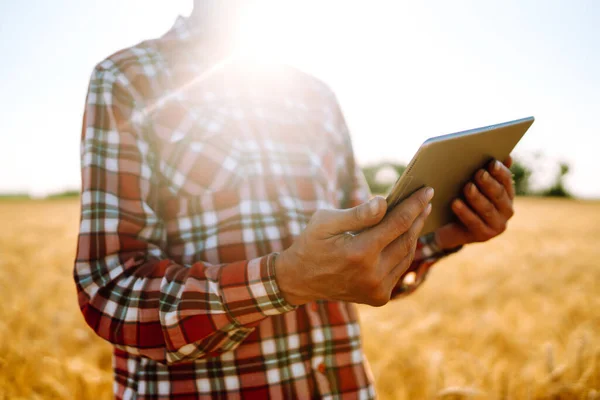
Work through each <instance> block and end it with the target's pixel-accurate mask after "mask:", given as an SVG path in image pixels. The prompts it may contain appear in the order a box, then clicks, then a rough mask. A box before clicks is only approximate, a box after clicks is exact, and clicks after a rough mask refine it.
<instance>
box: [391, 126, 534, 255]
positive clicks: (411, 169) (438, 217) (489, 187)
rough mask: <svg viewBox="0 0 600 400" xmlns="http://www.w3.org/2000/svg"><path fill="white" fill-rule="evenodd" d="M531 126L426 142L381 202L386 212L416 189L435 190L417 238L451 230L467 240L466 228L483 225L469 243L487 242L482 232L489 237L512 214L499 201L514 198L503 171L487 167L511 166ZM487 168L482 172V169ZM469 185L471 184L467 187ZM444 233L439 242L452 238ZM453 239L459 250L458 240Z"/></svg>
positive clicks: (490, 128) (508, 177)
mask: <svg viewBox="0 0 600 400" xmlns="http://www.w3.org/2000/svg"><path fill="white" fill-rule="evenodd" d="M533 121H534V119H533V117H529V118H524V119H520V120H516V121H511V122H506V123H503V124H498V125H492V126H488V127H484V128H478V129H473V130H469V131H465V132H459V133H454V134H450V135H444V136H438V137H434V138H431V139H428V140H427V141H425V143H423V145H422V146H421V148H420V149H419V150H418V151H417V153H416V154H415V156H414V157H413V159H412V161H411V162H410V164H409V165H408V167H407V168H406V170H405V171H404V173H403V174H402V176H401V177H400V178H399V179H398V181H397V182H396V183H395V184H394V186H393V187H392V189H391V191H390V193H389V195H388V196H387V198H386V201H387V205H388V209H391V208H393V207H394V206H395V205H396V204H398V203H399V202H401V201H402V200H404V199H405V198H406V197H408V196H409V195H410V194H412V193H414V192H415V191H416V190H418V189H419V188H421V187H423V186H430V187H433V188H434V189H435V197H434V198H433V200H432V211H431V214H430V216H429V218H428V219H427V222H426V223H425V226H424V228H423V231H422V234H427V233H431V232H434V231H436V230H437V229H438V228H441V227H444V230H445V231H447V230H448V229H450V228H453V232H452V234H453V235H455V236H456V235H458V236H460V235H459V233H460V231H459V228H460V229H462V231H464V232H462V233H463V234H464V235H466V234H468V233H469V232H468V229H465V228H469V227H468V224H479V225H482V223H483V225H485V226H482V227H481V229H479V230H478V231H477V232H483V233H478V236H481V237H470V238H468V239H469V242H472V241H484V240H487V239H486V238H485V236H486V234H485V232H486V231H485V229H484V228H485V227H488V228H490V229H491V230H494V231H495V230H496V228H497V229H500V228H502V227H501V226H500V225H501V224H502V220H503V219H504V218H505V217H506V216H508V214H510V213H512V208H511V210H508V209H506V208H507V207H506V206H505V204H506V199H504V201H501V200H502V199H501V198H500V197H499V196H513V197H514V191H513V187H512V178H511V174H510V173H509V172H508V171H507V166H506V165H502V164H501V163H497V164H496V163H494V164H490V165H486V164H488V163H490V161H492V160H507V164H508V166H510V157H509V155H510V152H511V151H512V150H513V148H514V147H515V146H516V144H517V143H518V142H519V140H520V139H521V138H522V137H523V135H524V134H525V132H526V131H527V130H528V129H529V127H530V126H531V124H532V123H533ZM486 167H487V171H485V170H482V169H481V168H486ZM484 171H485V172H484ZM469 181H473V183H469V184H468V185H467V183H468V182H469ZM465 185H466V186H465ZM495 196H497V197H498V198H497V199H496V197H495ZM457 199H458V201H457ZM510 201H511V202H512V198H511V199H510ZM465 202H466V203H465ZM502 208H505V209H502ZM511 215H512V214H511ZM457 216H458V217H459V220H460V221H457ZM508 218H510V216H508ZM457 222H460V223H462V224H458V223H457ZM490 224H491V225H490ZM444 230H442V231H440V232H438V233H437V234H438V236H439V235H447V236H451V235H448V232H445V231H444ZM451 230H452V229H451ZM491 230H490V232H489V234H490V235H491V234H492V232H491ZM493 236H495V235H493ZM443 239H446V238H443ZM455 239H456V240H457V243H459V244H460V240H458V239H457V238H455Z"/></svg>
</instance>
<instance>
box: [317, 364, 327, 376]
mask: <svg viewBox="0 0 600 400" xmlns="http://www.w3.org/2000/svg"><path fill="white" fill-rule="evenodd" d="M325 369H326V368H325V364H323V363H320V364H319V366H318V367H317V371H319V372H320V373H322V374H324V373H325Z"/></svg>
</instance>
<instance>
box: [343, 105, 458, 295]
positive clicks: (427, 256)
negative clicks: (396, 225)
mask: <svg viewBox="0 0 600 400" xmlns="http://www.w3.org/2000/svg"><path fill="white" fill-rule="evenodd" d="M336 110H337V117H336V125H337V129H338V130H339V132H341V134H342V136H343V138H344V142H345V143H346V145H345V147H344V148H345V163H344V168H343V171H347V172H343V173H342V175H341V179H340V181H341V186H342V191H343V192H344V195H343V199H344V201H343V202H342V207H343V208H351V207H356V206H358V205H360V204H362V203H364V202H366V201H367V200H369V199H370V198H371V197H372V196H373V195H372V194H371V191H370V189H369V185H368V184H367V180H366V179H365V176H364V174H363V172H362V169H361V168H360V166H359V165H358V163H357V162H356V158H355V156H354V151H353V148H352V141H351V138H350V134H349V130H348V126H347V124H346V122H345V119H344V116H343V114H342V112H341V109H340V107H339V105H336ZM458 250H460V249H458V248H457V249H454V250H452V251H443V250H441V249H439V248H438V247H437V245H436V244H435V240H434V236H433V235H424V236H421V237H420V238H419V240H418V242H417V249H416V252H415V258H414V260H413V262H412V264H411V265H410V267H409V268H408V269H407V270H406V272H405V273H404V274H403V275H402V277H401V278H400V280H399V281H398V285H396V287H395V289H394V291H393V292H392V297H393V298H397V297H402V296H406V295H408V294H410V293H412V292H414V291H415V290H416V289H417V288H418V287H419V286H421V284H422V283H423V282H424V281H425V278H426V277H427V274H428V273H429V269H430V268H431V267H432V266H433V265H434V264H435V263H436V262H437V261H439V260H440V259H441V258H443V257H445V256H447V255H448V254H451V253H454V252H456V251H458Z"/></svg>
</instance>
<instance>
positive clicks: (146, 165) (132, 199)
mask: <svg viewBox="0 0 600 400" xmlns="http://www.w3.org/2000/svg"><path fill="white" fill-rule="evenodd" d="M243 4H244V2H243V1H241V0H240V1H236V2H230V3H228V5H229V8H225V7H220V6H218V5H217V3H216V2H208V1H206V2H204V1H202V0H199V1H197V2H196V4H195V9H194V12H193V14H192V16H191V17H190V18H188V19H183V18H180V19H178V20H177V22H176V23H175V26H174V27H173V28H172V29H171V31H169V32H168V33H167V34H166V35H164V36H163V37H161V38H159V39H157V40H151V41H147V42H143V43H140V44H139V45H137V46H134V47H132V48H129V49H126V50H123V51H121V52H118V53H116V54H114V55H112V56H111V57H109V58H107V59H106V60H104V61H103V62H101V63H100V64H99V65H98V66H97V67H96V69H95V71H94V73H93V76H92V78H91V82H90V89H89V93H88V96H87V107H86V112H85V116H84V124H83V137H82V147H81V150H82V185H83V192H82V208H81V227H80V235H79V243H78V251H77V260H76V263H75V274H74V277H75V281H76V283H77V289H78V293H79V304H80V306H81V310H82V313H83V315H84V317H85V320H86V321H87V323H88V324H89V325H90V326H91V327H92V328H93V329H94V330H95V331H96V332H97V334H98V335H100V336H101V337H103V338H104V339H106V340H108V341H110V342H111V343H112V344H113V345H114V372H115V385H114V390H115V396H116V397H117V398H209V397H224V396H227V397H231V398H267V397H270V398H308V397H323V398H342V397H343V398H371V397H373V396H374V389H373V384H372V379H371V376H370V373H369V372H368V367H367V364H366V361H365V359H364V355H363V353H362V349H361V341H360V328H359V325H358V321H357V313H356V310H355V306H354V305H353V304H352V303H366V304H371V305H376V306H381V305H383V304H385V303H387V302H388V301H389V300H390V299H391V298H392V297H397V296H400V295H403V294H407V293H409V292H411V291H412V290H414V289H415V288H416V287H417V286H418V285H419V284H420V283H421V282H422V280H423V278H424V277H425V274H426V273H427V271H428V269H429V267H430V266H431V265H432V264H433V263H434V262H436V261H437V260H438V259H440V258H441V257H443V256H445V255H446V254H448V253H450V252H452V251H455V250H456V249H458V248H460V246H462V245H464V244H467V243H471V242H476V241H484V240H488V239H490V238H492V237H494V236H496V235H498V234H499V233H501V232H502V231H503V230H504V228H505V226H506V223H507V221H508V219H509V218H510V217H511V216H512V198H513V197H514V192H513V188H512V182H511V175H510V172H509V171H508V169H507V168H506V166H504V165H502V164H500V163H498V162H496V163H493V164H492V165H490V168H489V171H484V170H482V171H479V172H478V173H477V174H476V178H475V182H473V183H469V184H468V185H467V186H466V187H465V198H466V200H467V201H466V202H462V201H461V200H457V201H456V202H455V204H454V211H455V212H456V214H457V216H458V218H459V220H460V221H461V223H456V224H450V225H448V226H445V227H443V228H441V229H440V230H438V231H437V232H435V234H434V235H428V236H426V237H421V238H418V235H419V232H420V230H421V228H422V227H423V223H424V221H425V219H426V218H427V215H428V213H429V209H430V206H429V205H428V204H429V201H430V200H431V198H432V196H433V193H432V190H430V189H423V190H421V191H419V192H417V193H415V194H414V195H413V196H412V197H410V198H409V199H407V200H406V201H404V202H403V203H401V204H400V205H398V206H397V207H396V208H395V209H394V210H392V211H391V212H389V213H387V214H386V210H385V201H384V200H383V199H382V198H381V197H375V198H373V199H371V200H370V201H369V198H370V194H369V191H368V189H367V187H366V186H365V183H364V179H363V177H362V175H361V172H360V169H359V168H358V166H357V165H356V164H355V161H354V156H353V153H352V148H351V144H350V138H349V135H348V132H347V128H346V125H345V123H344V120H343V117H342V113H341V111H340V109H339V107H338V104H337V102H336V100H335V98H334V96H333V94H332V93H331V92H330V90H329V89H328V88H327V87H326V86H325V85H324V84H323V83H321V82H319V81H317V80H316V79H314V78H312V77H310V76H308V75H305V74H303V73H301V72H299V71H297V70H295V69H293V68H290V67H284V66H277V65H268V64H261V63H258V62H254V61H251V60H248V59H246V58H244V57H237V56H235V54H233V53H232V52H231V46H230V40H229V36H228V34H227V31H228V29H230V28H231V25H232V22H231V21H232V20H235V17H234V16H233V13H234V12H238V11H239V10H240V9H241V7H242V6H243ZM209 6H210V7H209ZM224 26H225V27H227V29H224V28H223V27H224ZM349 232H355V233H354V234H351V233H349ZM357 232H358V233H357ZM392 350H393V349H392Z"/></svg>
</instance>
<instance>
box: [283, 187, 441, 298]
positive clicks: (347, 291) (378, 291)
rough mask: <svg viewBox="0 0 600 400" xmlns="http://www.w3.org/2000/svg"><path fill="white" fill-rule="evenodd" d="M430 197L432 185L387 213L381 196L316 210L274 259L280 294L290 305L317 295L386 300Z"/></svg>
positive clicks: (410, 258) (409, 255)
mask: <svg viewBox="0 0 600 400" xmlns="http://www.w3.org/2000/svg"><path fill="white" fill-rule="evenodd" d="M432 197H433V189H431V188H423V189H421V190H419V191H417V192H415V193H414V194H413V195H412V196H410V197H409V198H407V199H406V200H404V201H403V202H402V203H400V204H398V205H397V206H396V207H394V208H393V209H392V210H391V211H390V212H389V213H387V215H386V203H385V200H384V199H383V198H382V197H379V196H378V197H375V198H373V199H371V200H370V201H369V202H367V203H364V204H361V205H360V206H357V207H354V208H350V209H347V210H319V211H317V212H316V213H315V214H314V215H313V216H312V218H311V220H310V221H309V223H308V225H307V226H306V229H305V230H304V232H302V234H301V235H300V237H298V239H297V240H296V241H295V242H294V243H293V244H292V245H291V246H290V247H289V248H288V249H287V250H285V251H283V252H282V253H281V254H280V255H279V256H278V257H277V259H276V262H275V274H276V277H277V278H276V279H277V283H278V285H279V288H280V290H281V292H282V293H283V296H284V298H285V299H286V300H287V301H288V302H289V303H290V304H294V305H301V304H304V303H308V302H311V301H315V300H321V299H324V300H334V301H346V302H353V303H364V304H369V305H372V306H382V305H384V304H386V303H387V302H388V301H389V300H390V297H391V294H392V290H393V288H394V287H395V286H396V283H397V282H398V280H399V279H400V277H401V276H402V274H403V273H404V272H405V271H406V270H407V269H408V268H409V266H410V264H411V263H412V261H413V257H414V254H415V249H416V245H417V240H418V238H419V234H420V233H421V230H422V229H423V225H424V223H425V220H426V218H427V216H428V215H429V213H430V212H431V205H430V204H429V202H430V201H431V199H432ZM350 232H360V233H358V234H351V233H350Z"/></svg>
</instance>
